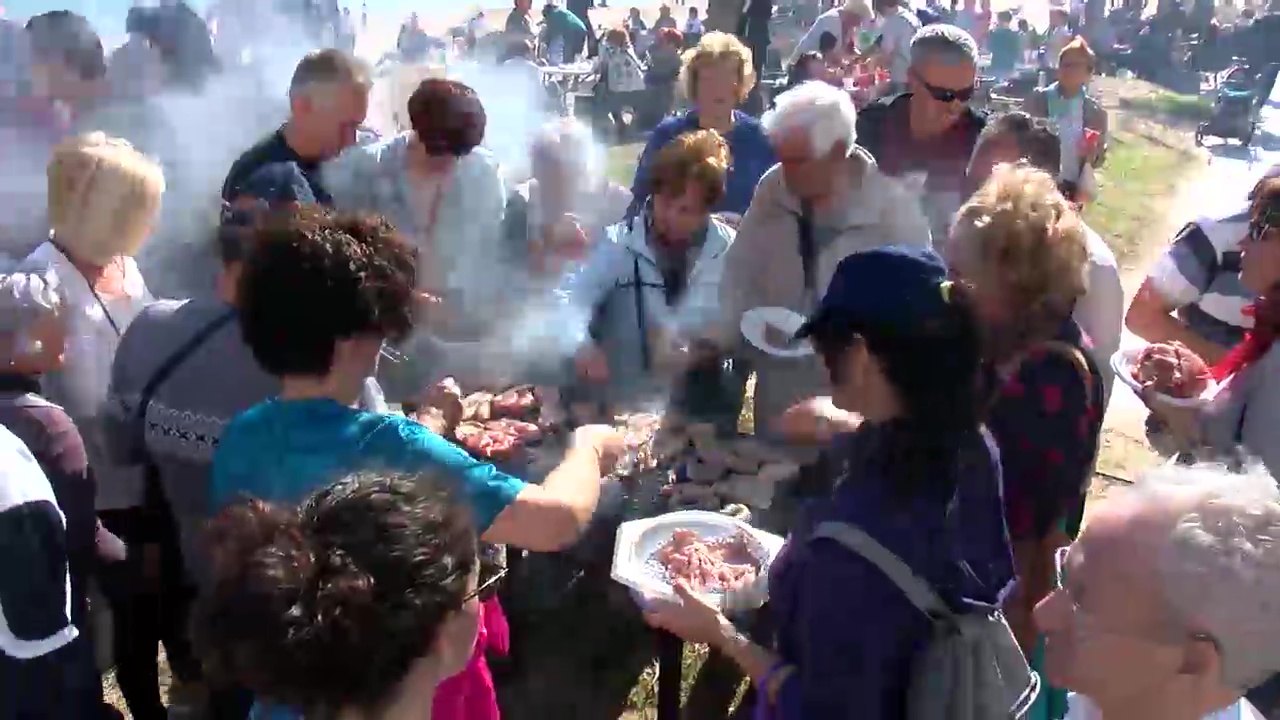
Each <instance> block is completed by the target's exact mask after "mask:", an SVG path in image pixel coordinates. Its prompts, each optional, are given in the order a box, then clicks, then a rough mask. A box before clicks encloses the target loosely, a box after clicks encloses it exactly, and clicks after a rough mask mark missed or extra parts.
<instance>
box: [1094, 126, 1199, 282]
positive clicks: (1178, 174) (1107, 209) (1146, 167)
mask: <svg viewBox="0 0 1280 720" xmlns="http://www.w3.org/2000/svg"><path fill="white" fill-rule="evenodd" d="M1194 162H1196V158H1195V153H1194V151H1192V150H1190V149H1188V148H1186V147H1182V146H1174V145H1171V144H1169V143H1167V142H1165V141H1162V140H1159V139H1155V138H1151V137H1147V136H1145V135H1141V134H1136V133H1129V132H1116V133H1115V134H1114V135H1113V136H1112V138H1111V144H1110V148H1109V150H1108V151H1107V161H1106V164H1105V165H1103V166H1102V167H1101V168H1100V169H1098V170H1097V171H1096V173H1097V174H1096V177H1097V180H1098V192H1097V198H1098V199H1097V200H1096V201H1094V202H1092V203H1090V204H1089V205H1088V206H1087V207H1086V208H1085V211H1084V218H1085V222H1087V223H1088V224H1089V227H1091V228H1093V229H1094V230H1095V231H1096V232H1097V233H1098V234H1099V235H1101V236H1102V237H1103V238H1105V239H1106V241H1107V244H1109V245H1110V246H1111V249H1112V250H1113V251H1114V252H1115V254H1116V258H1117V259H1118V260H1121V261H1122V262H1123V261H1124V260H1125V259H1127V258H1131V257H1132V256H1134V255H1135V254H1136V253H1137V252H1138V251H1139V249H1140V247H1141V246H1143V245H1144V244H1145V243H1146V241H1147V240H1148V239H1149V236H1150V233H1151V232H1152V229H1153V228H1154V227H1159V226H1162V225H1163V224H1164V223H1166V222H1167V218H1166V215H1167V214H1168V211H1169V199H1170V196H1172V195H1174V194H1175V193H1176V192H1177V190H1178V188H1179V186H1180V185H1181V183H1182V180H1183V178H1184V177H1185V175H1186V173H1187V172H1188V170H1189V169H1190V168H1191V167H1192V166H1193V163H1194Z"/></svg>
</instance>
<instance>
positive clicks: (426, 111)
mask: <svg viewBox="0 0 1280 720" xmlns="http://www.w3.org/2000/svg"><path fill="white" fill-rule="evenodd" d="M408 112H409V125H410V127H412V128H413V133H414V135H415V136H417V138H418V142H420V143H422V146H423V147H425V148H426V150H427V154H429V155H453V156H455V157H462V156H463V155H466V154H467V153H469V152H471V151H472V150H475V149H476V148H477V147H479V145H480V143H482V142H484V130H485V126H486V124H487V122H488V118H487V116H486V115H485V112H484V105H483V104H482V103H481V102H480V98H479V96H477V95H476V91H475V90H473V89H471V86H469V85H466V84H464V83H460V82H458V81H457V80H445V79H443V78H428V79H426V80H423V81H422V82H421V83H419V84H418V88H417V89H416V90H414V91H413V94H412V95H410V96H409V103H408Z"/></svg>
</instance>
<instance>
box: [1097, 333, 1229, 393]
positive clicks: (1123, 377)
mask: <svg viewBox="0 0 1280 720" xmlns="http://www.w3.org/2000/svg"><path fill="white" fill-rule="evenodd" d="M1145 348H1146V346H1145V345H1144V346H1143V347H1137V348H1129V349H1127V350H1125V349H1122V350H1119V351H1117V352H1116V353H1115V354H1114V355H1112V356H1111V369H1112V370H1113V371H1115V374H1116V377H1117V378H1119V379H1120V382H1122V383H1124V384H1125V385H1128V386H1129V389H1131V390H1133V392H1134V393H1136V394H1137V395H1138V397H1142V385H1140V384H1139V383H1138V381H1137V380H1135V379H1134V378H1133V368H1134V367H1135V366H1136V365H1137V364H1138V356H1139V355H1141V354H1142V351H1143V350H1144V349H1145ZM1217 394H1218V383H1217V382H1216V381H1214V380H1210V381H1209V386H1208V387H1206V388H1205V389H1204V392H1203V393H1200V397H1193V398H1176V397H1173V396H1172V395H1165V394H1164V393H1154V394H1153V396H1154V397H1155V399H1156V400H1158V401H1160V402H1162V403H1164V404H1166V405H1171V406H1173V407H1198V406H1200V405H1204V404H1205V403H1207V402H1209V401H1210V400H1212V399H1213V397H1214V396H1215V395H1217Z"/></svg>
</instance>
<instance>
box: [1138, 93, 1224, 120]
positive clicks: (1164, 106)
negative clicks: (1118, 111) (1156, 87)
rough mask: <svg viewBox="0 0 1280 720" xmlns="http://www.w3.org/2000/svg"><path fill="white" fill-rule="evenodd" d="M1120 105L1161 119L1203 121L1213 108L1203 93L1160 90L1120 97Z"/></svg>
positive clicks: (1210, 101)
mask: <svg viewBox="0 0 1280 720" xmlns="http://www.w3.org/2000/svg"><path fill="white" fill-rule="evenodd" d="M1120 107H1122V108H1124V109H1125V110H1129V111H1133V112H1137V113H1141V114H1145V115H1150V116H1154V117H1157V118H1162V119H1171V120H1184V121H1185V120H1189V121H1194V122H1203V121H1204V120H1205V119H1207V118H1208V117H1209V113H1210V111H1211V110H1212V109H1213V100H1212V98H1210V97H1207V96H1204V95H1184V94H1182V93H1175V92H1169V91H1167V90H1160V91H1157V92H1155V93H1153V94H1151V95H1145V96H1141V97H1135V98H1125V99H1122V100H1121V101H1120Z"/></svg>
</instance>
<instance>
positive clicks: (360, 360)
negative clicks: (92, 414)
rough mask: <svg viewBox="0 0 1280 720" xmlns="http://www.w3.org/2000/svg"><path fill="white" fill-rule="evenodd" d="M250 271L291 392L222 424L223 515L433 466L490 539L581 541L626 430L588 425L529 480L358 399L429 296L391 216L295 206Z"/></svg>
mask: <svg viewBox="0 0 1280 720" xmlns="http://www.w3.org/2000/svg"><path fill="white" fill-rule="evenodd" d="M241 272H242V274H241V276H240V279H239V299H240V318H241V328H242V332H243V334H244V339H245V342H246V344H248V345H249V348H250V349H251V350H252V351H253V355H254V358H255V359H257V361H258V362H259V363H260V364H261V365H262V366H263V368H264V369H265V370H266V371H267V372H269V373H271V374H273V375H276V376H277V377H279V378H280V383H281V391H280V396H279V397H278V398H275V399H272V400H267V401H265V402H263V403H260V404H258V405H256V406H254V407H252V408H250V409H249V410H246V411H245V412H244V413H242V414H241V415H239V416H238V417H237V418H236V419H235V420H234V421H232V422H231V424H230V425H228V426H227V428H226V430H224V431H223V433H222V437H221V440H220V441H219V445H218V450H217V453H216V454H215V456H214V462H213V480H212V489H211V493H212V497H211V498H210V500H211V502H210V507H211V508H212V510H213V511H214V512H217V511H218V510H220V509H221V508H222V507H223V506H225V505H226V504H227V503H228V502H229V501H231V500H235V499H237V498H239V497H244V496H249V497H254V498H257V499H260V500H265V501H268V502H274V503H296V502H299V501H301V500H302V498H304V497H306V496H307V495H308V494H309V493H311V492H313V491H315V490H316V489H317V488H320V487H323V486H324V485H327V484H328V483H331V482H333V481H335V480H336V479H338V478H340V477H343V476H345V475H347V474H350V473H352V472H356V471H361V470H369V471H390V472H402V473H412V472H420V471H424V470H432V471H435V472H437V473H438V474H440V475H442V476H443V477H444V478H446V479H447V480H450V481H452V482H455V483H456V484H457V486H456V488H455V489H456V491H457V494H458V496H459V497H460V498H461V499H463V500H465V501H466V503H467V505H468V506H469V509H470V512H471V516H472V519H473V521H474V523H475V527H476V532H477V533H478V534H479V535H480V536H481V539H482V540H485V541H486V542H492V543H496V544H509V545H512V546H515V547H521V548H527V549H530V550H536V551H552V550H559V549H561V548H563V547H565V546H567V545H568V544H570V543H572V542H573V541H574V540H575V539H577V537H578V535H579V534H580V533H581V531H582V530H583V528H584V527H585V526H586V524H587V522H588V520H589V519H590V517H591V514H592V512H593V511H594V509H595V505H596V501H597V499H598V498H599V488H600V481H601V478H602V475H603V473H604V472H605V471H607V470H609V469H612V467H613V466H614V464H615V462H616V457H617V452H618V450H619V448H620V440H619V438H618V436H617V434H616V433H615V432H614V431H613V430H611V429H609V428H602V427H585V428H581V429H579V430H578V432H577V435H576V436H575V438H574V440H575V442H574V444H573V447H572V449H571V450H570V451H569V452H568V454H567V455H566V457H565V459H564V461H563V462H562V463H561V464H560V466H559V467H558V468H556V469H555V470H554V471H552V472H551V474H550V475H549V476H548V477H547V479H546V480H545V481H544V482H543V483H542V485H529V484H526V483H525V482H523V481H522V480H519V479H517V478H514V477H512V476H510V475H507V474H506V473H503V472H501V471H499V470H498V469H497V468H495V467H494V466H493V465H491V464H489V463H484V462H480V461H478V460H475V459H473V458H472V457H471V456H469V455H468V454H467V453H465V452H464V451H462V450H461V449H460V448H458V447H457V446H455V445H453V444H452V443H450V442H449V441H448V440H446V439H444V438H443V437H441V436H440V435H438V434H436V433H435V432H432V431H431V430H429V429H428V428H427V427H426V426H424V425H422V424H420V423H419V422H417V421H416V420H415V419H409V418H405V417H401V416H398V415H382V414H376V413H370V412H365V411H362V410H358V409H356V408H355V407H354V406H355V403H356V400H357V399H358V396H359V394H360V391H361V388H362V387H363V385H364V381H365V378H368V377H370V376H372V375H373V373H374V370H375V369H376V366H377V362H378V358H379V356H380V355H381V353H382V348H383V343H384V342H385V341H386V340H392V341H395V340H399V339H402V338H403V337H404V336H405V335H406V334H408V332H409V330H410V329H411V327H412V325H413V314H414V313H413V311H414V304H415V302H416V301H417V297H418V296H417V293H416V291H415V275H416V272H417V259H416V258H415V256H414V252H413V250H412V248H411V246H410V245H408V244H407V243H406V242H404V241H403V240H402V239H401V238H400V237H399V236H398V235H397V234H396V232H395V230H394V229H393V228H392V227H391V226H390V225H389V224H388V223H387V222H386V221H385V220H383V219H382V218H381V217H378V216H374V215H348V214H342V213H336V212H334V211H331V210H327V209H324V208H320V207H317V206H302V207H300V208H295V209H292V210H290V211H287V212H284V213H282V214H279V215H278V216H275V217H272V218H270V219H268V220H267V221H265V222H264V223H263V224H262V225H261V226H260V227H259V228H257V229H256V230H255V233H254V237H253V238H252V240H251V242H250V251H249V255H248V257H247V258H246V260H245V263H244V268H243V270H242V271H241ZM422 419H423V420H429V418H422Z"/></svg>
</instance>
